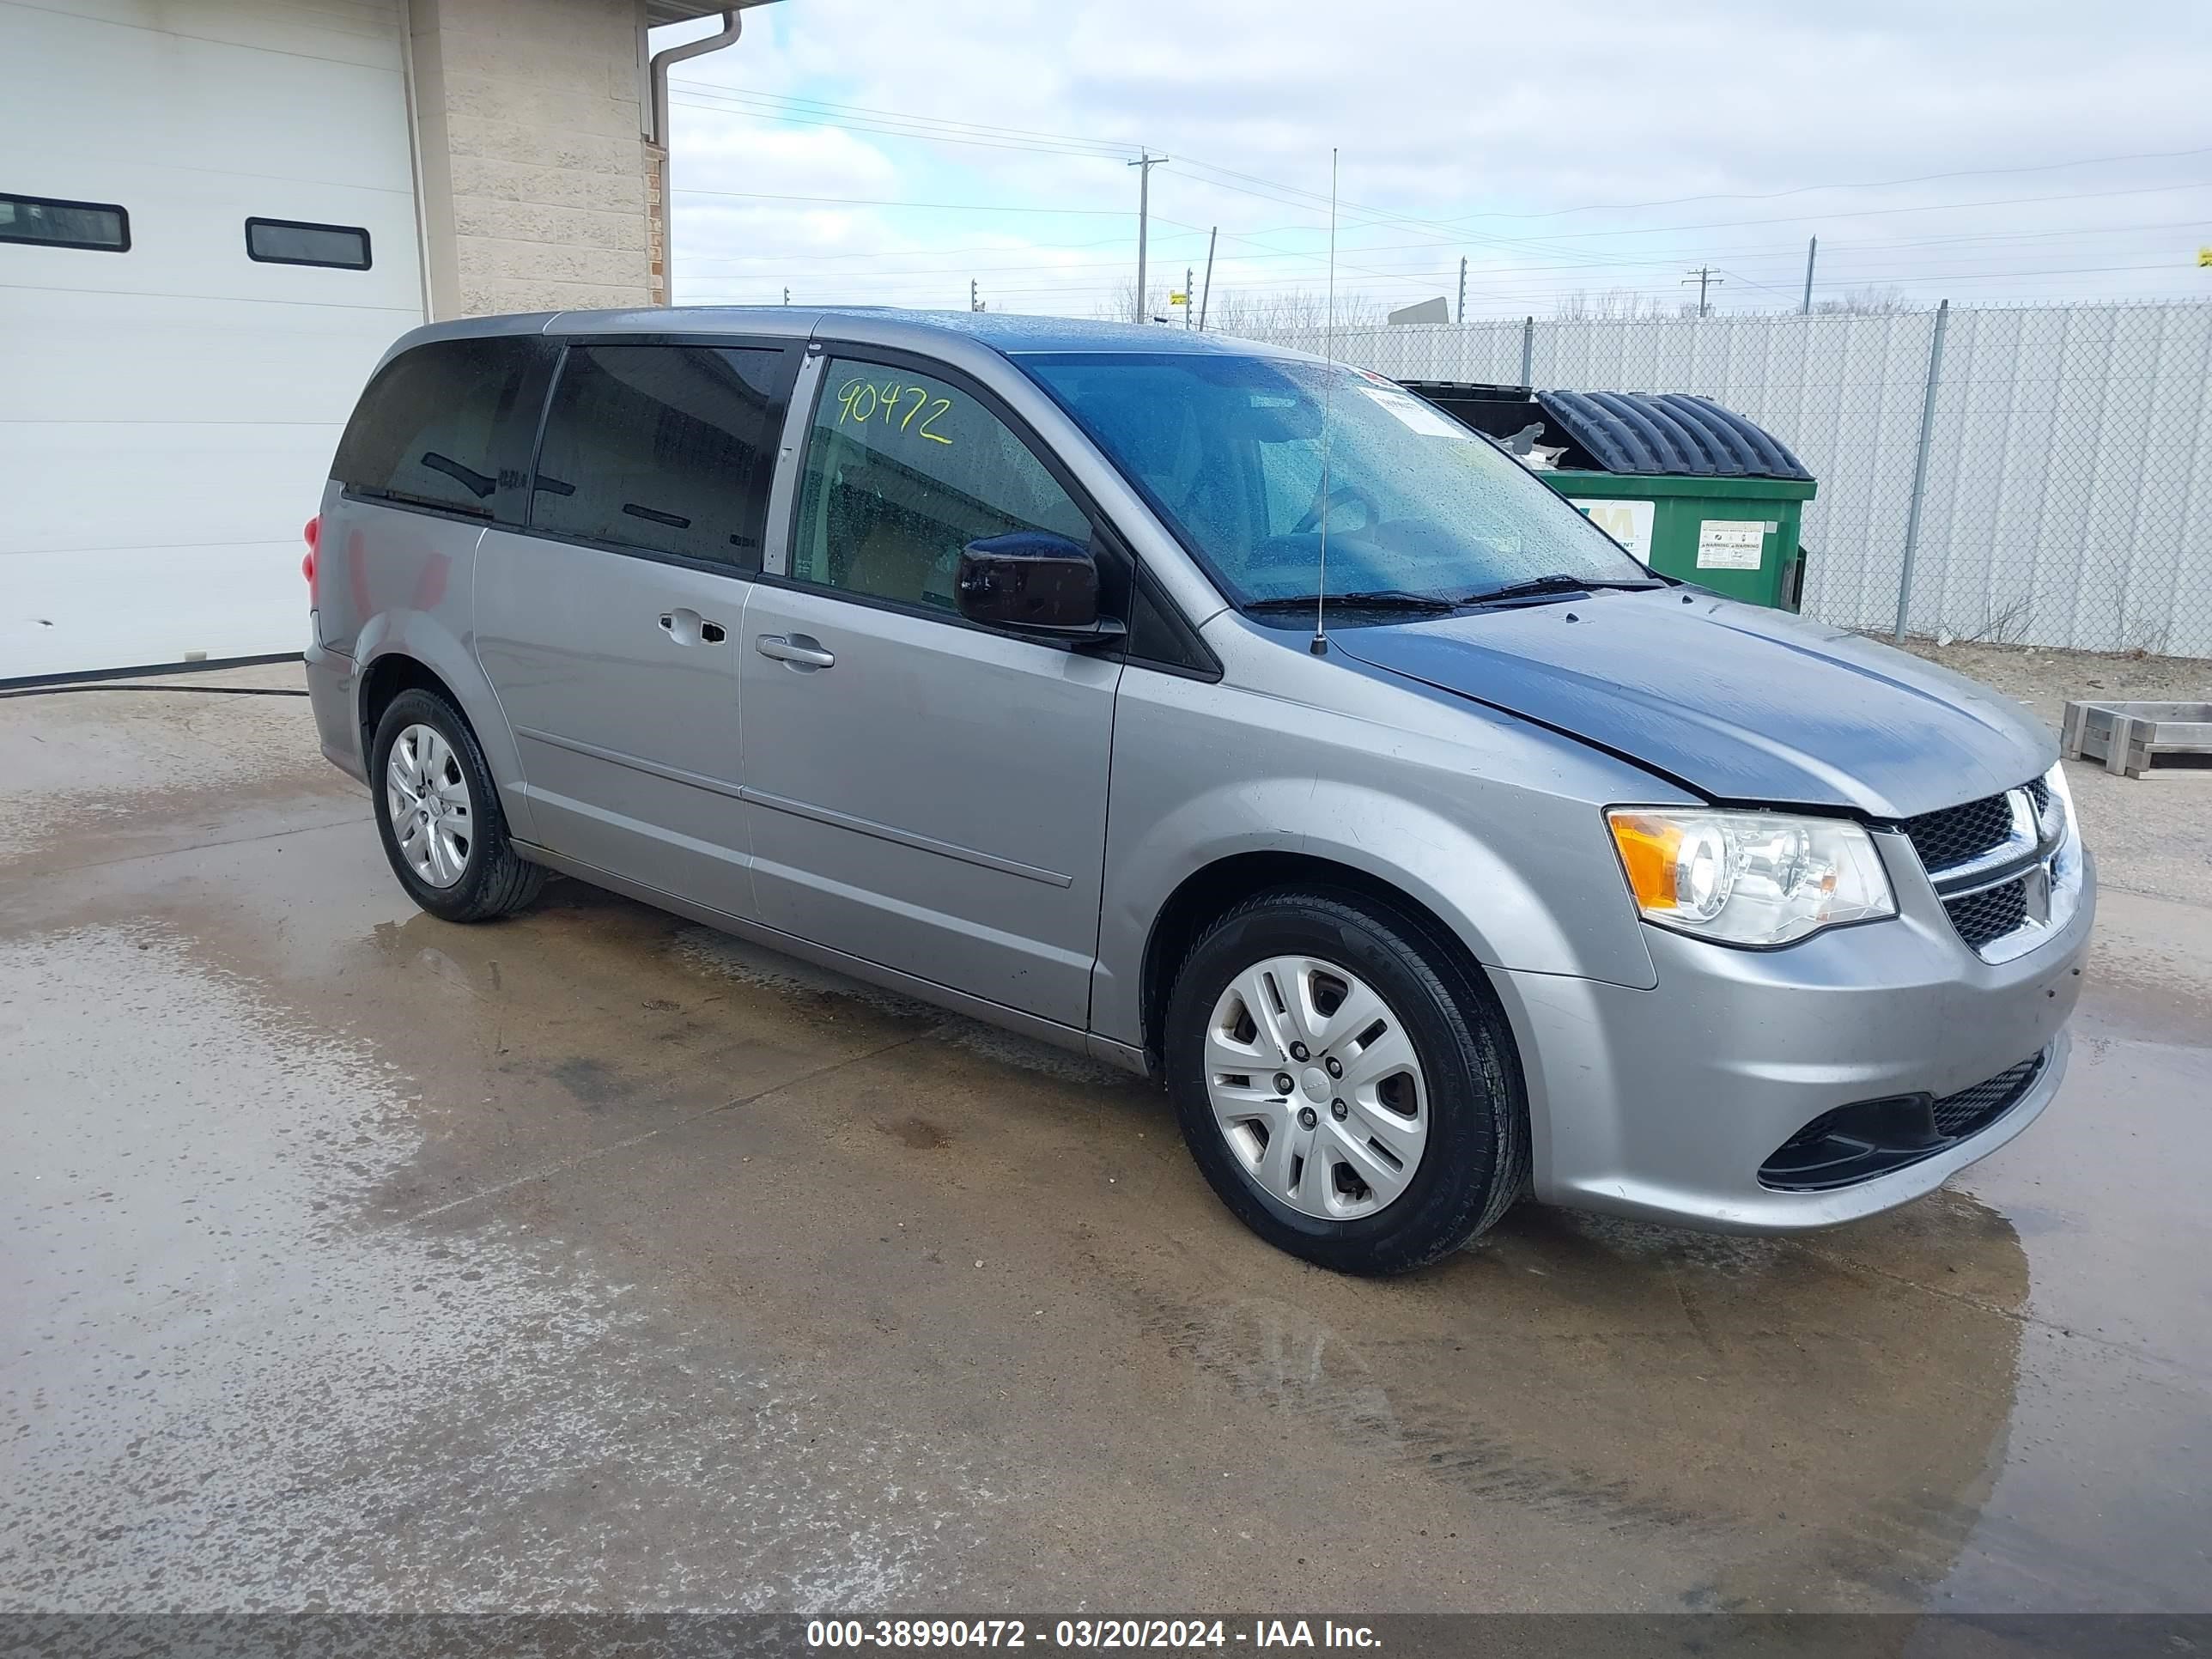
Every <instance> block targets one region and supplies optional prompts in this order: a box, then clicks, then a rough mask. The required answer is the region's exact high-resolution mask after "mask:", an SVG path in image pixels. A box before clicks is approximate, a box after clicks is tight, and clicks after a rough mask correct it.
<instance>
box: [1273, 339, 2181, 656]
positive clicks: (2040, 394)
mask: <svg viewBox="0 0 2212 1659" xmlns="http://www.w3.org/2000/svg"><path fill="white" fill-rule="evenodd" d="M1269 337H1270V338H1271V339H1273V340H1274V341H1276V342H1277V343H1280V344H1283V345H1287V346H1294V347H1297V349H1301V350H1305V351H1311V352H1315V353H1320V352H1322V350H1323V349H1324V347H1325V346H1326V345H1327V342H1326V341H1324V339H1323V337H1322V331H1321V330H1320V329H1317V328H1314V329H1296V330H1287V331H1278V332H1276V333H1274V334H1273V335H1271V336H1269ZM1334 351H1335V354H1336V356H1339V357H1341V358H1344V359H1346V361H1349V362H1355V363H1358V364H1359V365H1360V366H1362V367H1363V368H1371V369H1374V370H1375V371H1376V372H1377V373H1378V374H1388V375H1390V376H1392V377H1393V378H1395V379H1401V380H1479V381H1487V382H1492V383H1497V384H1506V385H1526V386H1539V387H1543V388H1547V389H1553V388H1556V389H1561V390H1570V391H1577V392H1698V393H1701V394H1702V395H1704V396H1705V397H1708V398H1712V399H1714V400H1715V401H1716V402H1717V403H1720V404H1724V405H1725V406H1726V407H1728V408H1729V409H1732V410H1735V411H1736V412H1738V413H1739V414H1741V415H1745V416H1748V417H1749V418H1751V419H1752V420H1753V421H1756V422H1758V423H1759V425H1761V426H1763V427H1765V428H1767V429H1768V430H1769V431H1771V432H1772V433H1773V434H1774V435H1776V436H1777V437H1778V438H1780V439H1781V440H1782V441H1784V443H1786V444H1788V445H1789V446H1790V448H1792V449H1793V450H1795V451H1796V453H1797V454H1798V456H1799V458H1800V459H1802V460H1803V461H1804V463H1805V465H1807V466H1808V467H1809V468H1811V469H1812V471H1813V474H1814V477H1816V478H1817V479H1818V480H1819V481H1820V494H1819V495H1818V497H1817V498H1816V499H1815V500H1814V501H1810V502H1808V503H1807V506H1806V512H1805V531H1804V539H1805V544H1806V547H1807V548H1808V550H1809V562H1808V566H1807V572H1806V585H1805V600H1804V609H1805V612H1806V614H1807V615H1808V616H1811V617H1819V618H1820V619H1821V620H1823V621H1826V622H1830V623H1835V624H1837V625H1838V626H1840V627H1844V628H1850V629H1862V630H1867V631H1881V632H1888V631H1890V630H1892V629H1896V628H1898V627H1899V625H1900V622H1901V624H1902V627H1903V629H1904V630H1905V632H1907V633H1911V634H1919V635H1950V636H1952V637H1954V638H1958V639H1980V640H1990V641H1999V642H2002V643H2008V644H2016V645H2041V646H2058V647H2069V648H2073V649H2076V650H2084V651H2143V652H2149V653H2154V654H2158V655H2169V656H2185V657H2212V305H2208V304H2205V303H2203V302H2186V303H2184V302H2177V303H2171V304H2155V305H2143V304H2137V305H2072V306H2032V307H1960V306H1950V305H1946V306H1944V307H1941V308H1939V309H1937V310H1935V311H1923V312H1899V313H1874V314H1868V315H1833V314H1828V315H1814V316H1810V317H1801V316H1771V317H1759V316H1729V317H1711V318H1705V319H1697V318H1681V319H1677V318H1671V317H1668V318H1638V319H1589V320H1583V319H1574V320H1556V321H1547V320H1543V319H1535V318H1531V319H1527V320H1526V321H1523V322H1514V321H1510V320H1507V321H1500V322H1476V323H1470V324H1468V325H1464V326H1462V325H1454V324H1443V325H1414V326H1401V327H1381V328H1364V329H1359V330H1351V331H1340V332H1339V333H1338V334H1337V336H1336V338H1335V342H1334Z"/></svg>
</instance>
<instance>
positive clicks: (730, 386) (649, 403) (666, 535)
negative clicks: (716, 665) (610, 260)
mask: <svg viewBox="0 0 2212 1659" xmlns="http://www.w3.org/2000/svg"><path fill="white" fill-rule="evenodd" d="M786 357H787V354H786V353H784V352H782V351H780V350H775V349H754V348H749V347H708V346H662V345H594V346H586V345H577V346H571V347H570V348H569V349H568V356H566V357H565V358H564V359H563V360H562V365H561V377H560V380H559V381H558V382H557V383H556V386H555V387H554V392H553V405H552V408H551V409H550V410H549V411H548V413H547V415H546V418H545V439H544V444H543V446H542V447H540V449H539V452H538V473H537V478H536V481H535V487H534V489H533V490H532V497H531V508H530V527H531V528H532V530H534V531H538V532H544V533H545V534H548V535H553V536H562V537H569V538H574V539H577V540H580V541H586V542H596V543H603V544H612V545H615V546H617V547H633V548H638V549H641V550H645V551H647V552H653V553H668V554H674V555H677V556H679V557H682V558H686V559H697V560H701V561H703V562H708V563H713V564H725V565H734V566H736V567H738V568H741V569H744V570H748V571H750V570H757V569H759V568H760V562H761V530H762V526H763V524H764V523H765V521H766V520H767V518H768V489H769V475H770V474H771V472H772V471H774V461H775V447H776V442H777V440H778V438H779V436H780V435H781V428H782V424H783V411H784V404H785V403H786V401H787V398H788V395H789V382H790V375H789V374H787V362H786Z"/></svg>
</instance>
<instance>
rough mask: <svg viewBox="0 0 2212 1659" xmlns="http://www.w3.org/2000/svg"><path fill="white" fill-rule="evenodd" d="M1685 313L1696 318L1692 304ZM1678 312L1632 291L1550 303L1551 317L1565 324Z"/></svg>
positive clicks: (1576, 295)
mask: <svg viewBox="0 0 2212 1659" xmlns="http://www.w3.org/2000/svg"><path fill="white" fill-rule="evenodd" d="M1687 310H1688V314H1689V315H1691V316H1692V317H1694V316H1696V315H1697V314H1698V307H1697V306H1696V304H1695V302H1692V304H1691V305H1690V306H1689V307H1688V308H1687ZM1682 311H1683V308H1682V307H1681V305H1680V302H1679V301H1674V300H1664V299H1661V298H1659V297H1658V296H1657V295H1650V294H1638V292H1637V291H1636V290H1635V289H1632V288H1609V289H1604V290H1603V291H1602V292H1601V293H1597V294H1592V293H1590V292H1589V290H1588V289H1576V290H1575V291H1574V292H1573V293H1572V294H1564V295H1560V296H1559V298H1558V299H1557V300H1555V301H1553V302H1552V315H1553V317H1555V318H1557V319H1559V320H1560V321H1561V322H1569V323H1613V322H1627V321H1631V320H1632V319H1636V318H1638V317H1674V316H1679V315H1681V314H1682Z"/></svg>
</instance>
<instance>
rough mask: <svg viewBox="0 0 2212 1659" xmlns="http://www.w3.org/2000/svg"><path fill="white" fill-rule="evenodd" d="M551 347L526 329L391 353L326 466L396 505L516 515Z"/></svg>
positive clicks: (348, 483)
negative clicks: (524, 332)
mask: <svg viewBox="0 0 2212 1659" xmlns="http://www.w3.org/2000/svg"><path fill="white" fill-rule="evenodd" d="M549 355H550V349H549V348H547V347H546V346H545V345H544V343H543V342H542V341H540V340H539V339H538V337H536V336H534V335H528V336H503V337H489V338H484V339H464V340H436V341H433V342H431V343H429V344H428V345H420V346H416V348H415V349H413V350H411V351H408V352H404V353H403V354H402V355H401V356H398V357H395V358H393V359H392V361H391V362H388V363H386V365H385V366H384V368H382V369H381V370H380V371H379V373H378V374H377V376H376V378H375V379H374V380H371V381H370V382H369V385H368V391H366V392H362V398H361V402H360V404H359V405H358V406H356V409H355V410H354V414H353V419H352V420H351V421H350V422H348V423H347V426H346V431H345V436H344V438H343V439H342V440H341V441H339V444H338V453H337V462H336V464H335V465H333V467H332V469H331V471H332V476H333V477H336V478H337V480H338V482H339V483H342V484H343V485H345V487H346V488H347V489H349V490H352V491H354V492H355V493H356V494H357V495H367V496H369V497H371V498H373V499H378V500H384V501H392V502H393V503H395V504H397V505H399V506H403V507H433V508H436V509H439V510H441V511H445V512H451V513H459V514H462V515H463V516H465V517H468V518H479V519H496V520H499V521H500V522H501V523H519V522H520V517H521V513H520V497H521V495H522V491H521V489H520V487H519V486H520V483H521V478H522V472H521V468H522V466H523V465H524V463H525V462H526V460H527V459H528V455H529V441H530V439H531V437H532V435H534V433H535V430H536V427H537V416H538V401H539V398H540V397H541V396H542V393H543V389H544V379H543V368H544V365H545V363H546V361H547V358H548V356H549ZM502 463H504V465H505V469H506V477H505V478H504V479H502V477H501V467H502Z"/></svg>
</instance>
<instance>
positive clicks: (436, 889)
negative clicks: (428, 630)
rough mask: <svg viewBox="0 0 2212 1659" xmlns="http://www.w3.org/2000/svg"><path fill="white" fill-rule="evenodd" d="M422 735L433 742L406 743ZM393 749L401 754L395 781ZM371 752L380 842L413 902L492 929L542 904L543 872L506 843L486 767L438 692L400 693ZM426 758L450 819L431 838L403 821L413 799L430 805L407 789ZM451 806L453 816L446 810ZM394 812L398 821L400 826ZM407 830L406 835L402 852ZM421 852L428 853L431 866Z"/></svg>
mask: <svg viewBox="0 0 2212 1659" xmlns="http://www.w3.org/2000/svg"><path fill="white" fill-rule="evenodd" d="M425 731H427V732H431V733H434V734H435V741H434V740H430V739H424V738H421V737H420V736H419V735H418V736H413V737H410V733H412V734H419V733H422V732H425ZM403 739H405V742H404V744H403ZM395 749H398V750H402V751H403V752H402V754H401V757H400V763H399V767H398V772H397V773H395V771H394V766H393V750H395ZM369 754H370V762H369V773H368V775H369V777H370V778H371V779H372V780H373V782H372V784H371V786H370V793H371V794H372V795H373V796H374V799H375V802H376V829H377V835H378V836H379V838H380V840H381V841H382V842H384V856H385V857H386V859H387V860H390V861H391V865H392V874H394V875H395V876H398V878H399V884H400V885H401V886H402V887H404V888H405V889H406V890H407V896H409V897H410V898H411V899H413V900H414V901H415V902H416V904H418V905H420V906H421V907H422V908H423V909H425V910H428V912H429V913H430V914H431V915H434V916H441V917H443V918H444V919H445V920H446V921H491V920H493V919H494V918H495V917H498V916H506V915H513V914H514V912H516V911H517V910H520V909H521V908H523V907H524V906H525V905H526V904H528V903H529V902H531V901H532V899H534V898H536V897H537V896H538V890H540V889H541V888H543V887H544V885H545V869H544V866H542V865H537V864H532V863H529V862H527V861H526V860H524V859H523V858H522V857H521V856H520V854H517V853H516V852H515V850H514V844H513V842H512V841H510V840H509V839H508V838H507V815H506V813H505V812H503V811H501V809H500V804H499V791H498V789H497V788H496V787H495V786H494V785H493V783H492V778H491V769H490V768H489V767H488V766H486V765H485V764H484V757H483V748H482V747H481V746H480V745H479V744H477V734H476V733H475V732H473V731H471V729H470V727H469V723H468V721H467V720H465V719H464V718H462V715H461V712H460V710H459V709H458V708H454V707H453V704H452V703H450V702H447V700H446V699H445V698H444V697H441V696H439V695H438V694H437V693H436V692H435V691H425V690H419V689H416V690H407V691H402V692H401V693H400V694H399V695H398V696H396V697H394V698H393V699H392V703H391V706H390V707H389V708H386V710H385V711H384V717H383V719H381V720H379V721H378V722H377V723H376V738H375V741H374V743H373V744H371V745H370V749H369ZM425 759H428V761H430V762H432V763H435V771H436V772H437V774H438V781H439V782H440V784H441V790H440V791H439V792H438V793H437V795H436V799H438V800H439V801H440V802H441V804H442V805H443V806H444V807H445V811H446V816H445V817H444V818H443V819H442V820H441V822H440V823H439V825H438V828H437V829H435V830H433V829H430V828H429V827H428V826H426V825H424V824H422V823H410V821H409V817H408V815H407V803H408V801H409V800H410V799H428V798H430V797H429V792H425V791H420V790H416V791H410V789H409V788H408V787H407V785H406V783H405V782H404V781H403V780H404V777H406V776H415V775H418V774H419V770H420V767H421V765H422V762H423V761H424V760H425ZM456 801H458V802H459V805H460V811H459V813H455V812H453V811H452V806H453V803H454V802H456ZM395 812H398V814H400V816H401V823H399V824H398V825H397V826H395V824H394V822H393V819H394V814H395ZM403 830H409V831H411V832H412V834H411V836H410V839H409V840H408V842H406V844H403V836H402V831H403ZM434 843H435V847H433V844H434ZM410 847H411V848H413V849H414V850H413V852H412V854H410ZM425 848H433V850H431V851H429V852H428V854H427V857H428V868H425V867H424V866H423V860H424V858H425V856H426V854H425V852H424V849H425ZM456 852H458V853H459V857H458V858H456V857H455V856H454V854H455V853H456Z"/></svg>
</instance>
